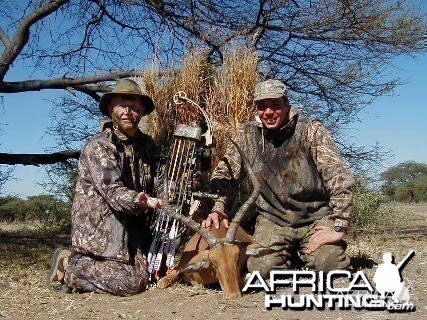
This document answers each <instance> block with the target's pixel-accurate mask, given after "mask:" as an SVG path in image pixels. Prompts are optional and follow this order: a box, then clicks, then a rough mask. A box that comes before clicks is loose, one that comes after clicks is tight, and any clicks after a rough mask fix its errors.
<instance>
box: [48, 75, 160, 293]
mask: <svg viewBox="0 0 427 320" xmlns="http://www.w3.org/2000/svg"><path fill="white" fill-rule="evenodd" d="M99 108H100V111H101V113H102V114H103V115H104V116H106V117H105V118H104V119H103V120H102V121H101V124H102V129H101V132H99V133H97V134H95V135H94V136H92V137H91V138H90V139H89V141H88V142H87V143H86V145H85V146H84V148H83V149H82V151H81V155H80V159H79V165H78V179H77V183H76V187H75V191H74V201H73V206H72V210H71V226H72V230H71V239H72V248H71V251H68V250H65V249H61V248H59V249H57V250H56V251H55V253H54V256H53V258H52V267H51V270H50V272H49V278H48V280H49V282H50V285H51V286H52V287H53V288H56V289H57V290H62V291H71V290H73V291H78V292H87V291H91V292H108V293H111V294H113V295H120V296H126V295H131V294H136V293H139V292H142V291H144V290H145V289H146V287H147V285H148V271H147V264H146V258H145V256H144V254H145V253H146V251H147V248H148V246H149V244H150V232H149V228H148V216H149V215H150V213H152V212H151V209H155V208H158V207H160V206H161V201H160V200H158V199H157V198H151V197H150V195H153V193H154V190H155V185H154V182H155V179H154V178H155V176H156V175H157V163H158V155H159V150H158V147H157V146H156V144H155V143H154V141H153V140H152V138H151V137H149V136H148V135H146V134H144V133H142V132H141V131H140V130H139V128H138V123H139V121H140V120H141V118H142V117H143V116H146V115H147V114H149V113H150V112H152V111H153V110H154V103H153V101H152V99H151V98H150V97H149V96H147V95H145V94H143V93H142V91H141V89H140V88H139V86H138V84H137V83H135V82H134V81H132V80H130V79H122V80H119V81H117V83H116V86H115V88H114V89H113V91H112V92H109V93H106V94H104V95H103V96H102V99H101V101H100V103H99ZM53 283H56V284H57V285H56V286H55V287H54V286H53Z"/></svg>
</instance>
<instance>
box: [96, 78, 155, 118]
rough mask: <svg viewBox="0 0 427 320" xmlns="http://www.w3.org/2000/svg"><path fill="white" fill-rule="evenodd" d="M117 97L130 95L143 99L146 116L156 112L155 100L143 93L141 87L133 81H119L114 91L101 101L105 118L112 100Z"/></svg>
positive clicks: (101, 108) (104, 96) (100, 108)
mask: <svg viewBox="0 0 427 320" xmlns="http://www.w3.org/2000/svg"><path fill="white" fill-rule="evenodd" d="M116 95H129V96H135V97H138V98H139V99H141V101H142V104H143V105H144V106H145V113H144V116H146V115H147V114H150V113H151V112H152V111H153V110H154V102H153V100H152V99H151V98H150V97H149V96H147V95H145V94H143V93H142V90H141V88H140V87H139V85H138V84H137V83H136V82H135V81H133V80H131V79H120V80H118V81H117V83H116V86H115V87H114V89H113V91H111V92H107V93H105V94H104V95H103V96H102V98H101V101H99V110H100V111H101V113H102V114H103V115H105V116H108V105H109V103H110V101H111V99H112V98H113V97H114V96H116Z"/></svg>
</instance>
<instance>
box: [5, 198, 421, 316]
mask: <svg viewBox="0 0 427 320" xmlns="http://www.w3.org/2000/svg"><path fill="white" fill-rule="evenodd" d="M400 209H401V210H402V212H404V217H403V219H402V223H401V224H400V225H399V226H386V227H382V228H376V229H370V230H368V229H364V230H355V231H354V232H352V234H351V235H350V236H349V239H348V240H349V249H348V252H349V255H350V256H351V257H352V265H353V266H354V267H355V268H359V269H361V270H363V271H364V272H365V274H366V275H367V276H368V277H369V279H372V277H373V274H374V272H375V270H376V265H377V264H378V263H380V262H381V259H382V254H383V253H384V252H386V251H390V252H393V254H394V255H395V256H396V259H397V260H398V261H399V260H400V259H401V258H402V257H404V256H405V255H406V253H408V251H409V250H410V249H414V250H416V255H415V257H414V258H413V259H412V260H411V261H410V263H409V264H408V265H407V266H406V267H405V269H404V271H403V278H404V280H405V281H406V282H407V283H408V284H409V291H410V293H411V302H413V303H414V304H415V306H416V310H415V311H414V312H412V313H390V312H388V311H367V310H360V311H357V310H325V311H319V310H311V311H286V310H282V309H278V308H275V309H273V310H266V309H265V308H264V294H263V293H261V292H258V293H253V294H246V295H244V296H243V297H242V298H241V299H238V300H224V299H223V297H222V292H221V291H219V290H213V289H204V288H194V287H191V286H187V285H179V286H176V287H173V288H169V289H165V290H161V289H156V288H152V289H151V290H149V291H147V292H144V293H142V294H139V295H136V296H133V297H125V298H120V297H113V296H110V295H106V294H89V293H86V294H63V293H53V292H51V291H49V290H48V289H47V288H46V286H45V283H44V277H45V274H46V271H47V270H48V269H49V260H50V255H51V253H52V250H53V249H54V248H55V246H56V245H57V244H60V243H61V244H65V245H66V244H68V241H69V238H68V236H67V235H56V234H40V232H35V231H31V230H28V229H27V230H26V231H19V232H18V231H16V229H17V228H16V226H13V228H12V227H11V226H10V225H9V226H6V225H5V224H0V319H150V318H151V319H200V318H204V319H333V320H344V319H373V320H375V319H415V320H417V319H426V318H427V259H426V255H427V249H426V235H427V204H417V205H400ZM6 229H7V230H6Z"/></svg>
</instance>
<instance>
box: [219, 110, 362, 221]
mask: <svg viewBox="0 0 427 320" xmlns="http://www.w3.org/2000/svg"><path fill="white" fill-rule="evenodd" d="M289 118H290V120H289V122H288V123H287V124H285V126H283V127H282V128H281V129H280V130H278V131H269V130H266V129H264V128H263V127H262V124H261V123H258V122H256V121H252V122H249V123H246V124H244V125H243V126H242V127H241V128H240V129H239V130H238V131H237V132H236V134H235V135H234V140H235V141H236V142H237V144H238V145H239V146H241V148H242V150H243V152H244V153H245V154H246V156H247V158H248V160H249V163H250V164H251V166H252V167H253V169H254V172H255V174H256V175H257V177H258V178H259V179H262V180H264V182H265V184H266V188H265V190H264V191H265V192H266V194H268V196H266V197H264V196H260V197H259V198H258V200H257V201H256V207H257V211H258V213H259V214H261V215H263V216H265V217H266V218H268V219H270V220H271V221H273V222H275V223H276V224H279V225H282V226H286V225H288V226H292V227H298V226H301V225H306V224H309V223H311V222H313V221H315V220H318V219H320V218H322V217H324V216H327V215H330V217H331V218H332V219H339V220H342V221H339V224H348V219H349V217H350V214H351V210H352V192H351V187H352V186H353V184H354V179H353V178H352V176H351V174H350V173H349V171H348V169H347V167H346V165H345V163H344V162H343V160H342V158H341V156H340V153H339V150H338V148H337V146H336V144H335V142H334V141H333V139H332V137H331V136H330V134H329V132H328V130H327V129H326V127H325V126H324V125H323V124H322V123H321V122H320V121H319V120H312V119H309V118H305V117H299V115H298V112H297V110H296V109H295V108H293V107H291V110H290V114H289ZM242 165H243V163H242V161H241V157H240V155H239V154H238V152H237V150H236V148H235V147H234V146H233V145H232V144H229V145H228V147H227V150H226V153H225V155H224V157H223V158H222V159H221V160H220V161H219V163H218V165H217V167H216V168H215V170H214V172H213V174H212V177H211V189H212V191H213V192H216V193H219V194H220V195H221V196H222V197H221V198H220V199H219V200H218V201H216V202H215V206H214V209H217V210H220V211H223V210H224V203H225V201H226V199H227V197H226V195H227V194H228V192H229V191H230V190H231V189H230V188H231V187H232V186H235V185H236V184H237V183H239V182H240V181H241V180H242V179H243V176H244V170H243V167H242Z"/></svg>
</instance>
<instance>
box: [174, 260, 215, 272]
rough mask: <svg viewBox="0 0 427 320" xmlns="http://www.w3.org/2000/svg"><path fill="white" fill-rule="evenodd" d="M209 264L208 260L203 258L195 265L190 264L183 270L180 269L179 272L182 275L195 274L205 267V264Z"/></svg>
mask: <svg viewBox="0 0 427 320" xmlns="http://www.w3.org/2000/svg"><path fill="white" fill-rule="evenodd" d="M209 262H210V260H209V258H207V257H206V258H203V259H201V260H199V261H197V262H195V263H190V264H188V265H186V266H185V268H184V269H182V271H181V272H184V273H192V272H196V271H198V270H200V269H201V268H203V267H205V265H206V264H208V263H209ZM206 267H207V266H206Z"/></svg>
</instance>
